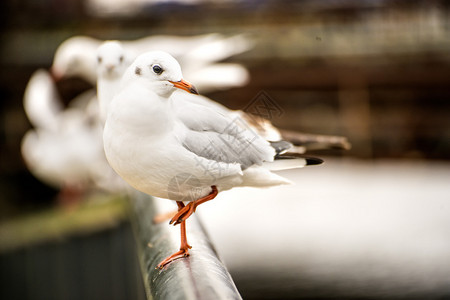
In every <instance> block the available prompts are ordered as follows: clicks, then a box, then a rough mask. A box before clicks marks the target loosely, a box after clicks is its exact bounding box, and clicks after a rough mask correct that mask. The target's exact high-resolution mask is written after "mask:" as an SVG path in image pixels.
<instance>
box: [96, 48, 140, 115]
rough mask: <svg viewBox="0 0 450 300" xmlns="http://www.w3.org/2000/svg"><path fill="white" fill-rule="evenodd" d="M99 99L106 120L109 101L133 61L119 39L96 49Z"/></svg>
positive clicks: (100, 108) (101, 111)
mask: <svg viewBox="0 0 450 300" xmlns="http://www.w3.org/2000/svg"><path fill="white" fill-rule="evenodd" d="M96 57H97V64H96V65H97V99H98V104H99V110H100V111H99V113H100V120H101V122H102V124H104V123H105V121H106V113H107V108H108V106H109V103H110V102H111V100H112V98H113V97H114V96H115V94H116V93H117V91H118V89H119V84H120V80H121V79H122V76H123V74H124V73H125V70H126V68H127V67H128V66H129V65H130V64H131V63H132V61H131V58H130V55H129V54H128V53H127V52H126V51H125V49H124V48H123V46H122V43H120V42H119V41H105V42H103V43H102V44H101V45H100V46H99V47H98V49H97V50H96Z"/></svg>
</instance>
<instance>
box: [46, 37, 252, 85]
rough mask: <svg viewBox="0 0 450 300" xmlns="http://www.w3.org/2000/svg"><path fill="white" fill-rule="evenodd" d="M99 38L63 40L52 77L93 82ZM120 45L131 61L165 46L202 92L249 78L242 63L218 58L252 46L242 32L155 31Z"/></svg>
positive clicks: (58, 49) (52, 70)
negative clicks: (188, 33)
mask: <svg viewBox="0 0 450 300" xmlns="http://www.w3.org/2000/svg"><path fill="white" fill-rule="evenodd" d="M102 42H103V41H102V40H98V39H94V38H91V37H87V36H74V37H71V38H69V39H67V40H66V41H64V42H63V43H62V44H61V45H60V46H59V47H58V48H57V50H56V52H55V55H54V58H53V64H52V67H51V72H52V74H53V75H54V77H55V78H56V79H61V78H67V77H81V78H82V79H84V80H86V81H88V82H90V83H91V84H96V81H97V71H96V63H97V56H96V53H97V49H98V47H99V46H100V45H101V44H102ZM122 45H123V47H124V49H125V50H126V52H127V55H128V57H129V59H130V60H131V61H133V60H134V59H135V58H136V57H137V56H138V55H139V54H141V53H143V52H146V51H151V50H164V51H166V52H168V53H171V54H172V55H173V56H175V57H176V58H177V59H178V60H179V61H180V62H181V64H182V65H183V67H184V69H185V73H187V74H192V77H193V78H194V79H195V81H196V82H197V85H198V86H199V87H201V89H202V90H203V91H205V92H206V91H212V90H217V89H219V90H220V89H228V88H232V87H238V86H243V85H245V84H246V83H247V82H248V80H249V74H248V71H247V70H246V69H245V68H244V67H243V66H242V65H240V64H234V63H223V62H220V61H222V60H224V59H227V58H229V57H231V56H234V55H237V54H240V53H243V52H245V51H248V50H250V49H251V48H252V47H253V42H252V41H251V39H250V38H249V37H248V36H245V35H235V36H231V37H226V36H223V35H221V34H217V33H212V34H203V35H197V36H189V37H183V36H168V35H167V36H166V35H155V36H150V37H145V38H141V39H137V40H134V41H122ZM217 74H220V75H221V79H220V80H217V79H215V78H217V77H216V76H215V75H217Z"/></svg>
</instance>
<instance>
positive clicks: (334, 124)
mask: <svg viewBox="0 0 450 300" xmlns="http://www.w3.org/2000/svg"><path fill="white" fill-rule="evenodd" d="M0 6H1V9H0V11H1V13H0V14H1V21H0V22H1V26H2V27H1V46H0V64H1V73H0V96H1V102H0V195H1V197H0V222H1V223H0V226H1V224H4V225H3V226H4V227H3V234H5V233H4V232H5V229H4V228H6V229H8V228H12V227H7V226H15V225H11V224H12V223H11V222H15V221H16V220H21V218H23V217H24V216H26V217H27V218H29V216H30V215H31V216H32V215H33V214H34V213H36V212H39V213H41V212H43V211H46V210H47V209H49V208H51V207H53V206H54V205H55V197H56V195H57V193H58V191H57V189H55V188H53V187H50V186H48V185H46V184H44V183H42V182H40V181H39V180H38V179H36V178H35V177H34V176H33V175H31V173H30V172H29V171H28V170H27V167H26V165H25V163H24V161H23V159H22V157H21V153H20V143H21V140H22V137H23V136H24V134H25V133H26V132H27V130H29V129H30V128H31V127H32V125H31V124H30V122H29V120H28V119H27V116H26V114H25V112H24V109H23V95H24V91H25V88H26V86H27V83H28V80H29V79H30V76H31V75H32V74H33V72H34V71H35V70H37V69H38V68H46V69H49V68H50V66H51V65H52V60H53V56H54V54H55V51H56V49H57V48H58V46H59V45H60V44H61V43H62V42H63V41H65V40H66V39H68V38H70V37H72V36H75V35H86V36H90V37H94V38H97V39H101V40H105V39H119V40H134V39H138V38H142V37H146V36H152V35H177V36H193V35H200V34H208V33H220V34H223V35H225V36H232V35H236V34H246V36H247V37H248V38H249V39H251V41H252V47H251V48H250V49H249V50H248V51H245V52H242V53H239V54H237V55H233V56H231V57H229V58H227V59H226V60H225V61H223V62H224V63H237V64H241V65H242V66H243V67H245V68H246V69H247V70H248V75H249V77H248V81H246V82H245V84H244V83H243V84H242V85H241V86H236V87H231V88H227V89H210V90H209V91H208V92H207V93H206V95H207V96H209V97H211V98H213V99H215V100H217V101H218V102H220V103H222V104H224V105H226V106H228V107H229V108H232V109H243V108H245V107H247V106H248V104H249V103H252V100H254V99H255V97H257V96H258V95H260V93H261V92H262V91H263V92H264V95H267V97H269V98H270V100H271V101H272V103H276V104H277V107H279V108H280V114H278V115H276V116H273V118H271V121H272V122H273V123H274V124H275V125H277V126H279V127H281V128H285V129H290V130H298V131H302V132H308V133H316V134H328V135H342V136H346V137H348V139H349V141H350V142H351V144H352V149H351V150H349V151H337V150H327V151H318V152H313V153H312V155H316V156H321V157H324V159H325V161H326V163H325V165H323V166H317V167H314V168H310V169H308V168H307V169H304V170H301V171H295V172H294V171H287V172H284V173H283V175H285V176H286V177H288V178H290V179H291V180H293V181H294V182H295V183H297V185H295V186H292V187H287V188H276V189H271V190H270V192H269V191H257V190H253V189H248V190H238V191H236V192H235V191H231V192H228V193H224V194H225V195H224V196H223V199H222V200H217V203H215V204H214V203H212V202H211V203H210V204H207V205H205V207H204V209H203V207H202V209H203V210H202V209H200V210H199V214H200V215H201V217H202V218H203V219H204V223H205V225H206V227H207V230H208V231H209V233H210V235H211V238H212V239H213V241H214V242H215V243H216V245H217V248H218V250H219V253H220V254H221V255H222V257H223V258H224V260H225V262H226V264H227V266H228V267H229V270H230V272H231V274H232V276H233V278H234V279H235V281H236V285H237V286H238V289H239V290H240V292H241V293H242V295H243V297H244V299H297V298H298V299H301V298H339V297H340V298H351V297H353V298H371V299H373V298H409V299H410V298H417V299H424V298H428V299H447V298H449V297H450V266H447V265H446V264H447V262H448V261H450V231H449V229H448V228H450V206H449V201H450V186H449V182H450V163H449V159H450V4H449V3H448V1H444V0H441V1H438V0H428V1H425V0H423V1H394V0H364V1H356V0H353V1H352V0H347V1H345V0H322V1H309V0H300V1H293V0H282V1H274V0H272V1H271V0H260V1H256V0H254V1H234V0H215V1H214V0H179V1H170V0H166V1H163V0H160V1H158V0H130V1H123V0H114V1H108V0H79V1H75V0H64V1H58V0H41V1H33V0H20V1H15V0H5V1H2V2H1V4H0ZM219 76H220V75H219ZM186 79H187V80H189V78H187V77H186ZM191 81H192V80H191ZM193 83H194V84H195V81H193ZM92 87H93V86H92V84H91V83H89V82H88V81H87V80H85V79H83V78H77V77H71V78H67V79H63V80H61V81H59V82H58V83H57V90H58V92H59V93H60V95H61V98H62V100H63V101H64V103H65V105H68V104H70V100H71V99H73V98H74V97H76V96H77V95H80V94H81V93H82V92H84V91H87V90H89V89H91V88H92ZM200 93H202V91H201V90H200ZM253 198H258V199H253ZM114 205H116V204H114ZM114 205H113V207H112V208H111V206H108V209H107V211H109V212H110V213H111V214H110V215H108V216H105V217H104V218H103V219H102V220H103V221H102V222H103V223H107V224H108V226H106V227H108V228H116V230H117V228H119V229H118V230H119V231H120V232H121V234H122V235H121V236H120V237H117V236H116V235H113V234H112V233H110V232H109V231H104V230H103V231H102V230H100V229H99V230H97V231H95V230H93V229H92V228H90V226H91V225H86V226H85V227H83V230H84V231H85V232H93V231H95V235H97V236H98V237H99V238H100V239H104V240H105V243H106V244H105V243H103V244H102V245H103V246H99V245H97V244H95V243H97V242H92V243H90V244H85V243H87V242H86V241H84V240H83V239H81V237H80V234H76V233H75V234H74V232H77V230H73V231H70V230H69V231H70V232H72V233H71V234H70V235H69V236H70V238H69V237H66V238H67V239H68V241H69V243H71V244H70V246H69V247H66V248H64V249H65V250H61V249H60V250H57V249H59V248H58V247H60V246H59V244H58V243H56V242H50V244H49V241H48V240H46V241H45V243H44V242H42V241H41V242H40V244H39V245H41V246H40V247H41V248H39V249H40V250H39V251H40V252H39V251H38V252H39V253H40V254H35V252H32V251H31V250H30V249H31V248H30V247H31V246H27V243H26V242H23V243H21V244H20V246H17V245H16V246H15V247H13V248H14V249H15V250H14V251H13V250H10V249H9V248H8V247H4V248H5V249H6V248H8V249H9V250H5V252H3V253H4V254H3V255H2V256H1V257H2V258H0V262H2V263H3V264H2V265H1V266H2V280H9V281H7V282H13V283H14V284H16V285H17V288H19V287H20V286H23V285H26V282H29V281H30V278H31V279H33V278H38V277H39V276H38V275H37V274H38V273H33V272H38V271H36V270H40V269H39V268H38V267H37V265H38V263H37V262H35V261H39V259H40V257H41V256H39V255H42V257H47V258H48V256H46V255H48V254H46V253H53V252H52V251H54V252H55V253H60V254H59V255H56V257H58V259H59V263H57V262H54V261H53V260H52V262H49V263H50V264H51V265H52V266H53V269H52V270H53V271H55V270H56V271H57V272H63V271H62V270H65V269H67V268H68V265H64V263H62V262H63V261H65V260H64V258H67V257H70V258H71V257H73V256H72V255H74V253H72V252H76V253H78V254H77V256H76V257H77V259H78V261H79V262H80V264H86V265H89V263H86V261H90V262H91V264H90V267H86V268H87V269H86V268H82V269H80V267H78V271H79V272H78V273H79V274H78V276H79V279H80V278H82V276H83V275H82V274H88V273H89V274H90V272H89V270H91V269H92V270H96V271H95V272H100V273H101V272H103V271H104V268H105V267H106V266H109V263H104V265H102V264H100V263H99V265H97V266H95V263H93V262H95V261H97V262H98V261H99V260H98V257H99V256H101V255H100V254H99V252H98V251H100V250H99V249H107V248H108V247H111V245H122V246H121V247H123V249H122V248H120V249H122V250H120V251H119V250H117V251H118V253H119V254H120V255H123V254H124V253H128V254H130V253H133V249H131V250H130V249H128V248H127V247H126V246H123V245H124V244H126V243H128V244H130V243H131V244H132V243H133V242H132V238H131V237H130V236H128V235H127V234H126V233H127V232H129V231H130V228H129V224H128V223H127V222H126V217H125V216H124V214H123V213H121V212H120V211H121V210H120V209H117V210H116V208H115V207H116V206H114ZM117 205H118V206H120V205H121V204H117ZM200 211H202V212H200ZM251 213H253V214H254V213H256V214H257V218H256V220H253V221H249V220H248V219H247V218H246V217H247V216H248V215H249V214H251ZM230 216H233V218H232V220H233V222H230ZM43 218H45V216H44V217H43ZM100 219H101V218H100ZM27 220H29V219H27ZM111 220H113V221H111ZM94 223H95V222H94ZM248 223H251V224H248ZM5 224H6V225H5ZM89 224H91V223H89ZM118 224H119V225H118ZM5 226H6V227H5ZM95 226H99V227H101V228H104V227H102V226H100V225H98V224H97V225H95ZM11 230H12V229H11ZM261 231H263V232H264V231H265V232H267V233H265V234H258V233H259V232H261ZM4 236H5V235H3V237H4ZM59 238H60V236H59ZM264 238H267V239H268V240H264ZM271 239H273V240H271ZM96 241H97V240H96ZM114 241H115V242H114ZM0 243H5V241H4V240H3V241H0ZM52 243H53V244H52ZM105 245H107V246H105ZM108 245H109V246H108ZM194 246H195V245H194ZM77 247H78V248H80V247H81V249H84V252H83V251H81V252H80V251H76V250H75V249H77ZM99 247H100V248H99ZM101 247H105V248H101ZM132 247H133V246H132ZM125 248H127V249H125ZM11 249H12V248H11ZM87 249H92V250H87ZM116 249H117V248H116ZM244 249H245V250H244ZM248 249H255V250H254V251H250V250H248ZM58 251H59V252H58ZM105 251H106V250H105ZM92 252H93V253H95V254H96V255H97V256H96V257H97V259H92V258H90V257H91V256H90V255H89V253H92ZM61 253H63V254H61ZM80 253H81V254H80ZM94 257H95V255H94ZM128 260H129V261H128V262H127V263H123V265H121V267H117V268H116V269H115V270H116V271H114V272H113V273H114V274H115V275H114V276H119V275H118V274H121V273H123V272H121V270H125V269H126V267H125V266H126V265H127V264H129V265H135V264H136V262H135V259H133V258H128ZM111 261H114V258H113V257H111V258H110V261H109V262H111ZM27 262H28V263H27ZM30 264H31V265H32V266H31V267H30ZM76 265H78V264H77V263H74V262H72V265H71V266H72V267H75V266H76ZM102 268H103V269H102ZM121 268H123V269H121ZM137 269H138V267H135V269H133V270H132V271H128V272H131V273H130V274H133V276H135V277H133V278H139V276H138V275H136V274H137V273H138V271H137ZM5 270H6V271H5ZM11 270H15V272H18V273H20V270H27V271H26V272H25V271H24V272H25V273H26V274H25V275H23V276H22V275H18V274H16V275H14V276H13V275H11V272H12V271H11ZM52 270H47V271H48V272H49V274H50V275H49V276H53V277H52V278H56V277H58V275H55V272H53V271H52ZM92 270H91V271H92ZM39 272H40V271H39ZM57 272H56V273H57ZM93 272H94V271H93ZM27 274H28V275H27ZM30 274H31V275H30ZM80 274H81V275H80ZM129 277H130V276H129ZM27 278H28V281H27ZM83 278H84V277H83ZM93 278H94V279H95V278H98V277H96V276H93ZM117 278H118V277H117ZM117 278H116V279H115V281H114V280H113V279H111V281H105V280H106V279H105V280H104V282H103V284H104V285H105V286H108V284H111V283H113V282H120V279H117ZM94 279H93V280H94ZM80 280H81V279H80ZM83 280H86V282H91V281H89V280H88V279H83ZM31 281H32V280H31ZM136 281H139V279H137V280H136ZM34 284H36V283H34ZM133 284H134V283H133ZM61 285H62V286H63V287H64V284H63V283H61ZM61 285H60V286H61ZM131 285H132V284H131ZM11 286H13V285H11ZM67 286H70V285H69V284H67ZM67 286H66V287H67ZM63 287H60V289H59V292H52V293H51V295H52V297H53V298H55V299H59V298H64V299H67V297H62V296H61V295H66V294H65V293H66V292H67V291H68V290H70V291H72V292H73V293H74V291H77V290H79V289H77V288H76V287H75V288H74V287H72V288H69V287H67V289H66V290H64V288H63ZM90 287H91V289H90V291H91V292H86V293H87V294H83V295H84V298H85V299H86V298H89V297H96V296H98V297H100V298H102V296H99V295H103V294H101V293H102V291H103V290H102V289H101V288H98V287H97V285H96V284H93V285H92V286H90ZM33 288H34V290H35V289H36V288H37V287H36V286H34V287H29V291H28V292H23V293H24V294H23V298H32V297H30V293H31V292H30V291H31V290H33ZM141 288H142V286H140V285H139V284H137V286H133V288H129V290H128V291H134V292H133V293H134V294H133V295H138V294H139V292H138V291H140V289H141ZM42 289H43V288H42V287H41V290H42ZM34 290H33V291H34ZM22 291H23V290H22ZM92 291H97V292H98V293H97V294H96V292H95V293H94V292H92ZM41 292H42V293H43V294H42V295H47V296H48V294H45V293H46V292H43V291H41ZM27 293H28V294H27ZM58 293H59V294H58ZM125 294H126V293H124V295H125ZM36 295H37V294H36ZM58 295H59V296H58ZM116 295H118V294H117V293H116ZM126 295H128V296H125V297H124V298H125V299H126V298H127V297H130V296H129V295H131V294H126ZM140 295H141V296H142V293H141V294H140ZM73 297H74V298H75V299H76V298H77V297H76V296H73ZM117 297H119V296H117ZM36 298H39V297H37V296H36ZM41 298H43V299H45V298H46V297H41ZM119 298H120V297H119ZM132 298H138V296H136V297H132ZM46 299H50V298H46ZM97 299H98V298H97Z"/></svg>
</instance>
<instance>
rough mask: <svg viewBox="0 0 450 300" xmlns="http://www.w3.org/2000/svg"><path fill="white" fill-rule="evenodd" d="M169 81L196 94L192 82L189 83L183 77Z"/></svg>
mask: <svg viewBox="0 0 450 300" xmlns="http://www.w3.org/2000/svg"><path fill="white" fill-rule="evenodd" d="M169 82H170V83H172V84H173V85H174V86H175V87H176V88H179V89H182V90H185V91H187V92H189V93H191V94H196V95H198V92H197V89H196V88H195V87H194V86H193V85H192V84H190V83H189V82H187V81H186V80H184V79H181V80H180V81H170V80H169Z"/></svg>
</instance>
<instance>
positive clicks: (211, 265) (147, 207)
mask: <svg viewBox="0 0 450 300" xmlns="http://www.w3.org/2000/svg"><path fill="white" fill-rule="evenodd" d="M158 200H160V199H153V198H151V197H148V196H146V195H144V194H136V195H135V196H133V197H132V200H131V206H132V212H131V214H132V217H131V218H132V224H133V227H134V232H135V237H136V241H137V248H138V253H139V261H140V264H141V270H142V274H143V278H144V285H145V289H146V293H147V298H148V299H170V300H173V299H242V298H241V296H240V294H239V292H238V290H237V288H236V286H235V284H234V282H233V280H232V278H231V276H230V274H229V273H228V271H227V269H226V268H225V266H224V265H223V263H222V262H221V261H220V259H219V258H218V256H217V253H216V251H215V249H214V247H213V245H212V244H211V242H210V240H209V239H208V237H207V235H206V233H205V231H204V229H203V227H202V225H201V223H200V221H199V220H198V219H197V218H196V217H195V216H191V217H190V218H189V220H188V221H187V237H188V241H189V243H190V244H191V245H192V246H193V248H192V249H191V250H189V252H190V254H191V255H190V256H189V257H187V258H181V259H178V260H175V261H174V262H172V263H170V264H169V265H167V266H166V267H164V268H163V269H162V270H159V269H157V268H156V265H157V264H158V263H159V262H160V261H162V260H163V259H164V258H165V257H167V256H168V255H170V254H172V253H173V252H175V251H177V250H178V248H179V246H180V244H179V243H180V235H179V226H177V228H176V230H173V228H170V226H169V224H168V223H169V221H168V220H167V222H163V223H161V224H154V222H153V218H154V216H155V215H157V214H159V213H161V211H162V209H161V205H160V203H159V201H158ZM163 201H168V200H163ZM175 207H176V206H175V205H174V209H175Z"/></svg>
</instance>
